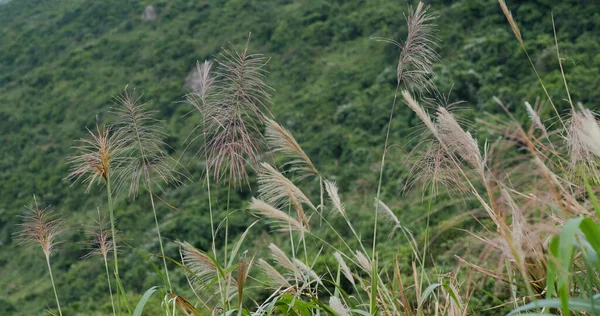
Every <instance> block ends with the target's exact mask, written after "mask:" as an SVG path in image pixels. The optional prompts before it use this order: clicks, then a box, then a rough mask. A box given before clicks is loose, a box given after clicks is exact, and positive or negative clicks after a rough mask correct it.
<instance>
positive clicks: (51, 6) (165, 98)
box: [0, 0, 600, 315]
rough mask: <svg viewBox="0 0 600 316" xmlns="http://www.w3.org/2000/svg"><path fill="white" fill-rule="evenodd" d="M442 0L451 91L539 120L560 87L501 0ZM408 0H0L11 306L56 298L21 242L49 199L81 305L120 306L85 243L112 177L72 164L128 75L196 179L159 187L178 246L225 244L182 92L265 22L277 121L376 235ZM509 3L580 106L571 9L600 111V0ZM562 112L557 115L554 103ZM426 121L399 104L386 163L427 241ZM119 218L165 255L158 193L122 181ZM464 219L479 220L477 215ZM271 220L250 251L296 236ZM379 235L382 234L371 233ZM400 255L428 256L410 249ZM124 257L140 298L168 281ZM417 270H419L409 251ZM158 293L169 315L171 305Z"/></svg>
mask: <svg viewBox="0 0 600 316" xmlns="http://www.w3.org/2000/svg"><path fill="white" fill-rule="evenodd" d="M426 2H427V3H428V4H431V11H433V12H435V14H436V15H437V16H438V18H437V19H436V20H435V24H436V25H437V27H438V32H437V33H436V36H437V37H438V39H439V42H440V44H439V45H440V46H439V48H438V49H437V52H438V53H439V55H440V59H441V61H440V62H439V63H438V64H436V65H435V67H434V70H435V72H436V74H437V78H436V79H435V83H436V85H437V86H438V87H439V89H440V91H442V92H443V93H445V94H447V93H450V92H451V93H450V101H451V102H454V101H459V100H462V101H465V103H464V104H461V105H460V108H461V110H460V112H461V113H462V114H464V115H466V116H467V117H468V118H470V119H475V118H483V117H484V116H483V115H484V113H501V112H502V109H501V108H499V107H498V106H497V104H496V103H495V102H494V100H493V97H498V98H499V99H501V100H502V101H503V102H505V104H507V105H509V107H510V110H511V111H513V113H515V115H516V116H517V117H518V118H526V117H527V114H526V112H525V109H524V108H523V107H522V104H523V101H529V102H530V103H531V104H534V103H535V100H536V98H542V99H544V98H545V96H544V91H543V90H542V88H541V86H540V85H539V83H538V81H537V79H536V76H535V73H534V72H533V70H532V68H531V65H530V63H529V61H528V59H527V56H526V55H525V54H524V52H523V50H521V48H520V47H519V43H518V41H516V40H515V38H514V35H513V33H512V31H511V28H510V26H509V25H508V24H507V22H506V18H505V17H504V15H503V14H502V11H501V10H500V7H499V6H498V3H497V1H495V0H482V1H471V0H457V1H449V0H433V1H426ZM409 4H412V5H416V2H414V1H410V2H409V3H407V2H406V1H392V0H371V1H366V0H349V1H319V0H307V1H302V0H301V1H291V0H273V1H256V0H231V1H219V0H215V1H212V0H210V1H205V0H189V1H187V0H155V1H146V0H143V1H116V0H106V1H84V0H68V1H56V0H54V1H48V0H13V1H8V2H2V1H0V214H1V215H0V249H1V251H0V267H1V269H0V288H1V290H0V295H1V298H0V314H2V315H41V314H42V313H43V310H44V309H47V308H48V306H54V304H53V300H54V295H53V292H52V288H51V284H50V282H49V281H47V280H46V279H47V278H46V273H47V270H46V266H45V263H44V260H43V256H42V255H41V253H40V252H39V250H38V249H37V248H35V247H29V248H22V247H17V246H16V242H15V241H14V240H13V234H14V233H15V232H16V229H17V227H16V224H17V223H19V221H20V219H19V218H18V216H17V215H19V214H22V213H23V211H24V210H25V208H24V207H23V206H24V205H27V206H30V205H32V195H34V194H35V195H36V197H37V198H38V200H40V201H43V203H45V204H49V205H52V206H53V208H54V209H55V210H57V211H59V212H60V213H62V214H63V216H64V217H65V222H66V224H67V225H66V226H68V227H69V229H68V230H67V231H66V232H65V234H64V235H63V236H62V237H61V238H60V240H61V241H62V243H61V244H60V245H59V246H58V250H57V252H56V254H55V255H54V256H53V265H54V267H53V268H54V273H55V278H56V281H57V284H56V285H57V288H58V292H59V295H60V296H61V304H62V305H64V306H63V311H64V314H66V315H104V314H107V315H108V314H110V312H111V309H110V301H109V300H108V296H107V295H106V293H107V288H106V282H105V278H106V276H105V275H104V267H103V266H102V264H101V260H99V259H98V260H97V259H87V260H80V259H79V258H81V257H82V256H84V255H85V254H86V252H87V251H86V249H85V246H83V245H81V244H80V242H81V241H83V240H84V239H85V236H84V234H83V233H82V229H84V228H85V226H84V225H90V224H92V221H93V219H94V218H95V216H96V212H97V210H96V208H100V210H105V209H106V207H107V205H106V196H105V195H106V194H105V191H104V189H103V188H101V187H100V186H95V187H93V188H92V189H91V191H90V192H89V193H85V186H84V185H83V186H82V185H72V183H71V181H69V180H68V179H65V178H66V177H67V175H68V172H69V171H68V169H69V166H68V165H67V164H66V162H67V159H68V157H69V156H70V155H73V154H74V151H73V150H72V149H71V147H72V146H73V145H74V143H73V140H74V139H79V138H81V137H85V136H86V133H87V131H86V129H85V128H86V127H87V128H89V129H93V128H94V124H95V122H96V120H98V121H99V122H101V123H112V122H114V121H115V119H116V117H115V116H114V115H113V114H111V113H110V112H109V111H110V109H111V107H113V106H114V102H113V97H114V96H117V95H118V94H119V93H120V92H121V91H122V90H123V89H124V88H125V87H126V86H128V87H129V88H135V89H136V91H138V92H139V93H140V94H142V96H141V99H142V100H143V101H149V102H151V105H150V108H151V109H152V110H155V111H157V112H156V117H157V118H159V119H160V120H162V125H163V126H164V128H165V130H166V132H167V134H168V135H169V137H168V138H167V139H166V142H167V144H168V145H169V146H170V147H171V149H170V154H172V157H174V158H175V159H180V161H181V163H182V165H183V166H184V167H185V168H186V169H187V172H188V173H189V175H190V176H189V177H190V179H189V180H186V181H184V183H183V185H182V186H180V187H170V188H168V189H167V190H166V192H164V194H161V195H160V197H161V198H162V199H163V200H164V201H166V202H167V203H168V204H167V203H162V202H161V203H159V204H158V206H157V207H158V212H159V219H160V223H161V233H162V234H163V237H164V240H165V241H166V244H165V246H166V249H165V251H166V253H167V255H168V256H170V257H173V258H179V250H178V249H179V248H178V245H177V244H176V243H174V241H176V240H185V241H189V242H191V243H193V244H194V246H196V247H198V248H200V249H205V250H208V249H209V248H210V240H211V230H210V224H209V220H208V216H209V215H208V209H207V193H206V188H205V185H204V182H203V173H204V166H205V162H204V161H203V158H202V156H201V155H197V154H196V153H197V152H198V151H199V150H200V146H201V144H199V143H197V142H196V143H191V144H190V143H189V142H186V141H185V140H186V137H188V135H190V133H192V131H193V129H194V127H195V126H197V125H198V124H199V122H200V116H199V115H198V114H197V113H196V112H195V111H193V110H194V109H193V107H192V106H190V105H189V104H185V103H184V102H183V101H184V100H185V94H186V93H188V89H187V88H186V86H185V82H186V78H187V77H188V75H189V74H190V73H192V72H193V71H194V69H195V66H196V63H197V62H202V61H204V60H213V59H214V58H215V56H216V55H217V54H218V53H219V52H220V51H221V48H222V47H236V48H243V46H244V44H245V43H246V41H247V39H248V37H249V34H250V33H251V35H250V41H249V48H250V50H251V51H252V52H257V53H263V54H265V56H267V57H268V58H270V60H269V63H268V67H267V69H268V72H269V74H268V76H267V78H266V82H267V84H268V85H269V86H271V87H272V88H273V90H272V101H273V102H272V105H271V106H270V110H271V111H272V113H273V115H274V117H275V118H276V120H277V121H278V122H279V123H280V124H281V125H282V126H284V127H285V128H287V129H288V130H289V131H290V132H292V133H293V134H294V136H295V137H296V139H297V140H298V142H299V143H300V145H301V146H302V147H303V148H304V150H305V151H306V153H307V155H308V156H309V157H311V159H312V161H313V162H314V164H315V165H316V166H317V167H318V168H319V170H320V171H321V172H322V173H323V174H324V175H325V176H326V177H328V178H330V179H332V180H335V181H336V182H337V184H338V185H339V187H340V193H341V194H342V195H343V196H346V197H347V198H346V199H345V203H346V205H347V209H348V210H347V211H348V213H349V214H350V216H351V217H352V218H353V219H354V220H355V221H356V222H357V223H359V224H357V226H358V227H359V228H360V229H361V232H362V234H363V235H364V236H371V235H372V230H373V227H372V219H371V218H372V213H370V212H371V210H372V201H373V198H374V197H375V193H376V191H377V181H378V169H379V163H380V160H381V153H382V149H383V143H384V140H385V135H386V129H387V121H388V117H389V109H390V106H391V103H392V100H393V97H394V90H395V88H396V65H397V58H398V53H399V49H398V48H397V47H395V46H393V45H390V44H387V43H384V42H381V41H377V40H374V38H377V37H382V38H390V39H398V40H401V39H403V38H404V37H405V36H406V32H407V29H406V21H405V16H404V13H405V12H407V9H408V6H409ZM148 5H152V6H153V7H154V8H155V11H156V14H157V16H156V19H155V20H146V19H142V17H141V16H142V13H143V12H144V9H145V8H146V6H148ZM508 5H509V7H510V8H511V10H512V12H513V15H514V17H515V19H516V20H517V21H519V26H520V28H521V32H522V34H523V38H524V40H525V41H526V46H527V49H528V52H529V54H530V56H531V58H532V61H533V64H534V65H535V67H536V69H537V70H538V71H539V72H540V75H541V77H542V78H543V80H544V82H545V84H546V88H547V89H548V92H549V94H550V95H552V96H553V98H554V100H555V103H556V104H557V106H558V107H559V109H560V110H567V109H568V108H569V104H568V103H567V102H566V101H565V99H566V98H567V95H566V93H565V90H564V85H563V79H562V77H561V73H560V69H559V68H558V62H557V59H556V51H555V46H554V45H555V42H554V35H553V28H552V14H553V15H554V20H555V24H556V31H557V40H558V43H559V45H560V49H561V54H562V55H563V56H562V57H564V59H563V66H564V67H565V73H566V79H567V80H568V81H569V87H570V91H571V97H572V98H573V100H576V101H577V102H581V103H582V104H583V105H585V106H586V107H588V108H592V109H594V108H595V106H596V103H597V100H598V99H600V89H598V88H597V87H598V74H599V73H600V3H598V2H597V1H593V0H587V1H586V0H570V1H552V0H535V1H509V3H508ZM545 111H546V112H545V114H547V115H550V114H552V112H551V111H552V110H551V108H550V107H545ZM190 112H192V113H191V114H188V113H190ZM541 114H544V113H541ZM419 122H420V121H419V118H418V117H417V116H416V115H415V114H414V112H413V111H411V110H410V109H409V108H408V107H406V106H405V105H404V104H402V105H399V106H398V107H397V111H396V114H395V120H394V121H393V125H392V128H391V131H392V132H391V136H390V137H391V138H390V144H396V145H398V146H395V147H392V149H390V152H389V154H388V157H387V164H386V168H385V170H384V181H383V183H384V184H385V186H384V187H383V190H382V198H381V200H384V201H386V203H387V204H388V205H390V206H393V207H394V210H396V214H397V215H398V216H399V218H400V221H401V222H403V223H406V224H405V225H406V226H407V227H408V228H409V229H410V230H412V231H413V232H415V234H416V237H417V239H420V238H423V237H422V235H421V232H422V231H423V228H424V227H425V225H426V223H425V214H426V209H427V205H426V203H424V202H423V199H422V196H421V193H420V192H416V193H414V192H410V191H409V193H406V194H404V193H403V190H404V185H405V181H406V179H407V176H408V173H409V170H410V165H407V164H405V161H406V159H407V151H410V150H411V149H412V147H413V146H414V145H415V142H414V137H415V135H417V134H418V133H419V130H418V129H417V126H418V125H419ZM472 127H473V129H475V130H476V132H479V133H478V135H479V137H480V140H481V141H483V140H485V139H486V138H488V139H490V140H493V139H494V137H495V136H494V135H493V134H486V133H487V132H488V131H487V130H485V128H483V127H481V126H480V125H473V126H472ZM250 184H251V188H247V187H243V188H242V189H240V190H236V192H235V194H234V196H232V200H231V201H232V202H231V204H232V208H233V209H243V208H245V207H246V205H247V202H248V201H249V200H250V197H252V196H255V195H256V189H257V184H256V181H255V178H254V174H251V180H250ZM215 186H216V188H215V192H216V193H215V195H216V196H217V197H220V198H221V199H219V201H220V202H218V203H220V204H219V205H218V207H216V209H217V212H218V215H217V217H219V219H220V218H223V216H224V214H223V213H224V212H223V210H224V205H223V204H224V202H223V201H224V199H223V198H225V197H226V187H225V185H224V184H223V183H221V184H219V185H215ZM307 190H309V192H308V193H310V194H311V196H317V195H318V194H319V192H318V185H317V186H316V189H315V185H314V184H313V185H312V186H310V187H309V186H308V185H307ZM443 199H448V198H447V197H445V198H443ZM446 202H448V201H446ZM469 203H471V202H468V201H467V202H466V203H465V204H462V205H456V204H454V203H440V206H439V207H438V209H439V212H437V213H436V215H434V216H433V218H432V219H431V225H432V227H443V228H447V227H448V225H450V224H449V223H451V222H452V218H453V216H454V215H456V214H459V213H460V212H462V211H464V208H465V207H468V205H470V204H469ZM444 205H450V206H444ZM115 212H116V214H117V220H118V228H119V230H120V231H121V234H122V237H123V239H124V240H125V241H126V242H127V243H128V244H130V245H132V246H133V247H135V248H137V249H139V250H140V251H142V252H144V253H158V252H159V244H158V241H157V240H156V238H155V231H154V218H153V216H152V210H151V208H150V201H148V200H147V199H146V198H139V199H137V200H135V201H134V200H132V199H130V198H129V197H128V196H127V192H126V190H123V191H121V192H120V193H119V194H118V195H117V197H116V202H115ZM250 222H251V217H249V216H248V215H247V214H246V213H245V212H243V211H240V212H236V213H235V214H234V215H233V217H232V219H231V227H230V233H232V234H233V235H239V234H240V233H241V232H243V230H244V229H245V228H246V227H247V225H249V224H250ZM457 225H458V226H460V228H465V229H471V228H472V227H473V226H474V223H471V222H470V221H466V222H462V223H460V224H457ZM458 226H457V227H458ZM270 231H271V230H270V229H269V227H268V226H267V225H264V224H260V228H258V229H256V230H254V231H252V232H251V233H250V235H249V237H248V240H247V242H246V244H245V245H244V249H250V250H251V252H253V253H254V252H256V253H257V254H258V255H257V256H260V254H262V253H265V252H266V251H267V250H266V247H265V246H264V245H265V241H268V240H273V239H277V238H280V237H276V236H275V235H274V234H270V233H269V232H270ZM464 235H465V234H464V233H463V232H462V231H461V230H455V229H448V230H445V232H444V233H442V235H439V236H436V238H438V239H437V240H438V241H439V242H436V243H435V244H434V246H433V247H434V248H436V249H438V251H437V253H438V257H441V258H442V259H441V261H440V262H444V263H441V264H440V266H438V268H440V269H444V266H445V265H447V266H448V267H449V268H448V269H451V268H450V267H452V266H453V265H454V264H455V262H456V258H455V257H454V253H453V252H452V251H453V250H451V249H453V245H454V244H455V241H456V240H458V239H459V238H464V237H465V236H464ZM386 237H387V234H386V233H383V235H382V236H381V240H382V243H384V245H387V246H382V247H383V249H384V250H382V256H386V255H387V256H390V257H391V256H392V253H393V252H394V251H396V248H395V247H396V245H397V244H398V243H399V242H400V241H401V240H402V237H401V236H395V237H394V238H395V239H393V240H391V241H386V240H387V239H386ZM365 241H366V242H367V243H370V242H371V241H370V237H365ZM267 244H268V243H267ZM401 253H403V254H406V255H407V256H410V255H411V252H410V249H409V248H408V246H404V247H403V249H402V250H401ZM120 256H121V257H120V268H121V277H122V279H123V283H124V284H125V287H126V290H127V292H129V293H130V294H131V295H132V297H135V298H136V299H135V301H137V298H139V297H140V296H141V295H142V294H143V293H144V291H145V290H146V289H148V288H150V287H151V286H154V285H160V284H161V283H162V281H161V279H160V277H158V276H157V275H156V274H155V273H154V271H153V269H152V268H151V266H150V265H149V264H148V263H146V262H144V259H143V258H141V257H140V256H139V255H137V254H136V253H135V252H134V251H132V250H131V249H129V248H127V247H126V246H123V248H122V250H121V251H120ZM154 260H155V262H156V263H157V264H158V262H159V261H158V260H157V259H154ZM403 265H404V266H405V267H406V268H407V269H410V260H408V259H407V262H405V263H403ZM121 266H122V267H121ZM171 271H172V272H171V273H172V275H173V276H172V278H173V279H175V280H177V281H176V286H179V287H181V288H185V287H187V281H186V279H185V278H184V277H183V276H184V273H183V271H182V270H181V269H179V268H177V267H176V266H175V265H172V266H171ZM186 291H187V290H186ZM258 292H259V291H258ZM476 296H477V295H476ZM477 301H478V302H475V303H474V305H473V306H479V307H481V306H486V307H490V306H493V305H497V304H498V303H497V302H495V301H493V300H492V299H491V298H486V297H483V295H482V296H481V297H479V298H478V299H477ZM149 304H153V305H152V306H154V307H155V308H157V309H158V307H157V306H159V304H160V302H159V301H158V300H156V302H152V303H149ZM478 304H479V305H478ZM482 314H484V313H482ZM492 314H494V312H493V311H492Z"/></svg>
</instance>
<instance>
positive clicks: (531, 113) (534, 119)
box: [525, 101, 548, 137]
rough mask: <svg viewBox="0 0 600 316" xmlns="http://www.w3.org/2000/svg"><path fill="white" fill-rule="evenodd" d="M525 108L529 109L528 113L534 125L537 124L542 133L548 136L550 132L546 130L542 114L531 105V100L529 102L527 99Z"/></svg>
mask: <svg viewBox="0 0 600 316" xmlns="http://www.w3.org/2000/svg"><path fill="white" fill-rule="evenodd" d="M525 109H526V110H527V115H529V118H530V119H531V121H532V122H533V125H534V126H535V128H537V129H539V130H540V131H542V134H543V135H544V136H546V137H547V136H548V133H547V132H546V127H545V126H544V124H543V123H542V120H541V119H540V116H539V115H538V114H537V112H536V111H535V110H534V109H533V107H531V104H529V102H527V101H525Z"/></svg>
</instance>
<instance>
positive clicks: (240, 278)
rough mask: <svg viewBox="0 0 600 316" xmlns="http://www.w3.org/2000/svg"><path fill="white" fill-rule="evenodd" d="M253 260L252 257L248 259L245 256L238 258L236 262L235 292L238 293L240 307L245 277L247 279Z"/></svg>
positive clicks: (240, 305)
mask: <svg viewBox="0 0 600 316" xmlns="http://www.w3.org/2000/svg"><path fill="white" fill-rule="evenodd" d="M253 262H254V258H252V259H250V260H248V259H247V258H246V257H242V258H240V260H239V262H238V268H237V293H238V306H239V307H240V308H241V307H242V299H243V297H244V296H243V294H244V285H245V284H246V279H248V275H249V274H250V269H252V263H253Z"/></svg>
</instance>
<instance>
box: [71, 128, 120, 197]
mask: <svg viewBox="0 0 600 316" xmlns="http://www.w3.org/2000/svg"><path fill="white" fill-rule="evenodd" d="M88 132H89V134H90V136H91V138H88V139H85V138H82V139H79V140H78V141H77V142H79V143H80V144H81V145H79V146H74V147H73V148H74V149H75V150H76V151H78V155H76V156H72V157H70V158H69V160H68V163H69V164H70V165H71V171H70V172H69V175H68V178H69V179H71V180H73V181H74V182H77V181H79V180H81V179H83V180H82V183H88V186H87V189H86V192H87V191H89V190H90V188H91V186H92V184H93V183H94V182H95V181H96V180H98V181H100V182H101V181H102V180H104V181H106V180H107V179H108V177H109V176H110V177H112V176H113V174H112V172H113V171H114V170H115V169H118V168H119V167H120V166H121V165H122V164H123V163H124V162H125V158H124V157H123V153H124V150H125V146H126V144H125V142H124V140H123V139H122V138H121V137H120V135H117V134H113V133H111V128H110V127H102V128H100V125H98V124H96V133H93V132H92V131H90V130H88Z"/></svg>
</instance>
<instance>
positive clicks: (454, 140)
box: [437, 107, 483, 172]
mask: <svg viewBox="0 0 600 316" xmlns="http://www.w3.org/2000/svg"><path fill="white" fill-rule="evenodd" d="M437 127H438V132H439V134H438V135H439V137H440V142H441V143H442V144H443V145H444V146H445V147H446V148H448V149H450V150H452V151H454V152H455V153H456V154H457V155H458V156H459V157H461V158H463V159H464V160H466V161H467V162H468V163H469V164H471V166H472V167H473V168H474V169H475V170H478V171H480V172H481V171H482V170H483V159H482V157H481V152H480V151H479V147H478V146H477V141H475V139H474V138H473V136H471V133H469V132H465V130H463V129H462V127H460V125H459V124H458V122H457V121H456V119H455V118H454V115H452V114H451V113H450V112H448V110H446V109H445V108H443V107H439V108H438V111H437Z"/></svg>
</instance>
